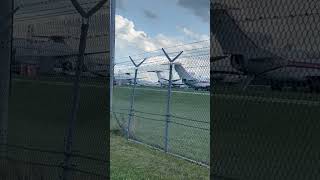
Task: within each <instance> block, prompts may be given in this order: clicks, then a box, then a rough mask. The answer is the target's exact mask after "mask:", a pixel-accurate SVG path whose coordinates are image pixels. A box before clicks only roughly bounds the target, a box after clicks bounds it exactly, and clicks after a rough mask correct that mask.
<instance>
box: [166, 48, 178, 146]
mask: <svg viewBox="0 0 320 180" xmlns="http://www.w3.org/2000/svg"><path fill="white" fill-rule="evenodd" d="M162 51H163V53H164V54H165V55H166V57H167V59H168V60H169V65H170V71H169V85H168V95H167V97H168V98H167V109H166V124H165V139H164V151H165V152H168V143H169V141H168V140H169V122H170V118H171V86H172V66H173V64H174V61H175V60H176V59H177V58H178V57H179V56H180V55H181V54H182V53H183V51H181V52H180V53H179V54H178V55H177V56H176V57H175V58H173V59H171V58H170V57H169V56H168V54H167V53H166V51H165V50H164V49H163V48H162Z"/></svg>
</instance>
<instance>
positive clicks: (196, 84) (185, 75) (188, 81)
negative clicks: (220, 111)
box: [174, 63, 210, 90]
mask: <svg viewBox="0 0 320 180" xmlns="http://www.w3.org/2000/svg"><path fill="white" fill-rule="evenodd" d="M174 68H175V70H176V71H177V73H178V75H179V77H180V78H181V80H182V82H183V83H184V84H185V85H187V86H188V87H191V88H194V89H195V90H199V89H204V90H209V89H210V80H209V79H207V80H200V79H197V78H195V77H194V76H193V75H191V73H189V72H187V71H186V69H185V68H184V67H183V66H182V64H180V63H175V64H174Z"/></svg>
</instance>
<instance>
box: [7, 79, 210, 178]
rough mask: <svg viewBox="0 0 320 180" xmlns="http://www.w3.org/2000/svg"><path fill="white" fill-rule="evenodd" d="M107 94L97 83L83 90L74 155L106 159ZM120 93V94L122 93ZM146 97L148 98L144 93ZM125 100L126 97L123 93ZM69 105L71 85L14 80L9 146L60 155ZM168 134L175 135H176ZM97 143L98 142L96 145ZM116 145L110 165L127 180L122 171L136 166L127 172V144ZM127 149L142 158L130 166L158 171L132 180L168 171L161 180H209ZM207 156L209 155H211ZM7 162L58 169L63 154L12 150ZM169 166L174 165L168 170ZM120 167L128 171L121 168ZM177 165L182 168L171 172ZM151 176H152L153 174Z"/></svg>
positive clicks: (83, 164) (85, 163) (202, 172)
mask: <svg viewBox="0 0 320 180" xmlns="http://www.w3.org/2000/svg"><path fill="white" fill-rule="evenodd" d="M122 90H127V92H129V91H128V90H129V89H122ZM106 92H107V89H106V87H104V86H103V85H101V83H99V82H97V83H90V84H89V85H87V83H85V84H82V85H81V101H80V112H79V114H78V120H77V123H76V129H77V130H76V134H75V141H74V150H75V151H77V150H79V149H81V152H79V153H82V154H85V155H90V156H93V157H99V158H103V157H104V155H103V154H102V155H101V153H102V152H104V151H105V152H106V153H107V145H108V142H105V141H103V139H104V138H105V136H106V132H107V131H106V129H105V127H107V121H105V120H106V117H107V116H108V114H107V113H106V112H107V111H106V108H107V99H106V96H105V93H106ZM118 92H120V90H119V91H118ZM124 92H126V91H124ZM152 92H153V91H151V92H149V94H152ZM161 92H162V91H161ZM140 93H142V92H139V91H138V92H137V95H139V94H140ZM146 94H147V95H148V93H146ZM140 95H141V94H140ZM123 96H125V93H124V94H123ZM121 99H123V101H124V102H123V104H125V102H126V101H128V100H125V98H124V97H121V96H120V98H118V97H117V93H115V102H117V103H119V100H121ZM71 100H72V84H71V83H70V81H63V82H56V81H55V80H50V79H41V80H37V81H33V80H27V79H15V80H14V81H13V86H12V95H11V97H10V121H9V144H12V145H23V146H26V147H33V148H39V149H41V150H54V151H59V152H63V150H64V136H65V132H66V126H67V121H68V119H69V117H70V110H71ZM137 102H139V101H137ZM143 103H144V102H142V104H139V106H140V107H142V108H143V107H145V108H150V109H152V108H151V107H148V105H149V104H146V105H143ZM181 103H182V102H181ZM126 108H127V107H126ZM144 110H147V112H148V109H144ZM17 112H18V113H17ZM146 126H150V127H152V126H153V125H152V124H151V125H148V124H146ZM172 130H173V129H171V131H172ZM10 132H19V133H10ZM149 132H150V131H149ZM147 133H148V132H147ZM171 133H172V134H173V133H174V132H171ZM138 135H139V134H138ZM140 135H146V136H145V137H141V138H142V140H143V138H148V135H147V134H145V133H144V132H142V133H141V134H140ZM208 138H209V137H208ZM95 139H98V140H97V141H95ZM115 139H116V140H115V141H112V142H116V143H115V144H113V145H114V146H115V148H114V149H113V150H115V151H116V154H117V155H118V156H114V158H113V161H112V162H113V163H114V164H115V166H113V165H111V166H113V173H114V174H115V175H116V176H115V177H121V176H120V175H121V174H124V175H130V174H127V169H126V168H128V169H130V168H135V167H136V166H139V163H134V164H130V163H129V164H128V165H127V166H125V164H126V163H128V162H127V161H126V160H125V159H123V158H124V157H125V155H126V153H130V151H128V152H125V151H124V149H125V148H126V146H127V145H128V144H125V143H126V141H125V139H124V138H123V139H121V138H120V137H115ZM195 141H196V139H195ZM117 142H118V143H117ZM123 143H124V144H123ZM178 145H179V144H177V146H178ZM120 146H124V147H123V148H124V149H123V151H117V150H116V149H118V148H119V147H120ZM129 146H131V149H130V150H132V151H133V152H140V153H141V154H140V155H139V156H138V157H139V158H137V157H135V156H131V157H128V159H129V160H130V161H132V162H140V163H141V165H140V167H141V168H142V167H143V168H144V167H145V166H146V165H148V166H150V167H152V166H151V165H152V162H153V163H154V166H153V168H154V169H153V170H155V169H158V170H159V171H154V173H158V175H156V176H153V175H152V173H151V172H149V171H148V172H147V171H139V170H138V169H136V171H137V173H136V174H135V177H136V179H141V178H139V176H141V177H148V176H150V177H151V179H154V178H156V177H157V178H161V176H160V175H159V174H162V173H163V172H164V171H168V174H167V175H164V176H165V177H166V176H167V177H169V176H172V177H174V178H176V179H180V178H181V177H184V178H187V179H193V177H195V176H197V177H198V175H199V178H200V179H203V178H205V177H207V176H208V169H207V168H204V167H200V166H199V165H196V164H192V163H189V162H187V161H185V160H181V159H179V158H176V157H173V156H170V155H166V154H165V153H163V152H159V151H154V150H152V151H151V149H150V148H148V147H145V146H141V145H139V146H135V145H134V144H133V143H131V144H130V145H129ZM207 146H208V144H207ZM189 150H190V149H185V151H189ZM206 153H207V154H209V150H208V151H207V152H206ZM143 154H145V155H146V157H145V159H144V160H143V161H142V160H141V158H143V157H142V156H143ZM160 154H161V155H160ZM201 155H202V154H201ZM9 156H10V157H14V158H15V159H18V160H23V161H31V162H41V163H45V164H47V165H59V164H61V162H62V161H63V154H61V153H60V154H59V153H48V152H44V151H43V152H40V151H33V150H30V149H29V150H28V149H18V148H10V150H9ZM159 157H161V159H162V158H163V159H164V160H165V162H163V161H161V160H160V159H159ZM146 159H149V164H146ZM158 161H159V163H158ZM73 162H74V163H75V164H76V165H77V166H76V167H77V168H78V169H81V170H90V171H92V169H94V170H95V173H100V174H103V173H104V172H105V167H106V165H105V164H103V163H97V162H93V161H90V160H84V159H80V158H74V160H73ZM161 162H162V163H161ZM171 162H172V163H173V164H172V165H171V166H170V163H171ZM117 165H118V167H117ZM120 165H121V166H122V167H126V168H121V167H120ZM176 165H178V166H181V167H183V168H177V167H174V166H176ZM20 166H22V165H20ZM34 166H35V168H36V169H45V171H46V174H50V177H52V179H56V178H57V177H58V176H59V175H60V174H61V168H56V167H41V166H37V165H34ZM167 167H170V169H166V168H167ZM149 170H150V171H151V170H152V169H149ZM192 172H193V173H192ZM198 172H199V173H198ZM131 173H134V172H131ZM177 173H181V174H177ZM192 174H193V175H192ZM84 175H85V174H83V173H78V176H77V177H78V179H81V178H80V177H85V179H90V178H92V179H96V178H97V177H94V176H91V177H90V176H89V175H87V176H84ZM194 175H195V176H194ZM146 179H147V178H146ZM149 179H150V178H149Z"/></svg>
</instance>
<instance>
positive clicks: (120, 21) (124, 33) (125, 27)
mask: <svg viewBox="0 0 320 180" xmlns="http://www.w3.org/2000/svg"><path fill="white" fill-rule="evenodd" d="M176 44H181V41H179V40H177V39H175V38H172V37H168V36H166V35H164V34H158V35H157V36H155V37H150V36H148V35H147V33H145V32H144V31H139V30H137V29H136V27H135V24H134V22H132V21H130V20H129V19H127V18H124V17H123V16H120V15H116V48H117V47H118V48H119V49H122V52H124V50H126V49H132V48H133V47H132V46H134V47H135V49H140V50H141V51H153V50H156V49H159V48H162V47H167V46H173V45H176Z"/></svg>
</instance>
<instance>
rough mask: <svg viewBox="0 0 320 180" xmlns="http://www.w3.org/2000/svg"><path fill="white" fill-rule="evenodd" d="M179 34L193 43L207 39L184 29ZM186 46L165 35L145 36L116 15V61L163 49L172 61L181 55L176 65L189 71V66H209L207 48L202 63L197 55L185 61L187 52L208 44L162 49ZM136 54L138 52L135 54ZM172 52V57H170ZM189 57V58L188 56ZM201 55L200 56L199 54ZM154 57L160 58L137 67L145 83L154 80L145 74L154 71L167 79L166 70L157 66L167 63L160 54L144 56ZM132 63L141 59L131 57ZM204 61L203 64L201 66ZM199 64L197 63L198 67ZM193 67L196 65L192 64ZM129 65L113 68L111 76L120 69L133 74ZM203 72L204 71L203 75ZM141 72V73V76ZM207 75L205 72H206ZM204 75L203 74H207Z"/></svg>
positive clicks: (153, 58) (131, 22)
mask: <svg viewBox="0 0 320 180" xmlns="http://www.w3.org/2000/svg"><path fill="white" fill-rule="evenodd" d="M182 30H184V31H182V34H183V36H184V37H186V36H188V37H189V39H190V37H192V38H191V39H193V40H194V41H200V40H207V39H209V36H207V35H201V34H197V33H195V32H193V31H191V30H190V29H187V28H184V29H183V28H182ZM182 44H186V42H183V41H181V40H179V39H177V38H175V37H169V36H167V35H165V34H162V33H159V34H157V35H156V36H154V37H151V36H149V35H148V34H147V33H146V32H144V31H141V30H137V29H136V27H135V24H134V22H133V21H131V20H129V19H127V18H125V17H123V16H121V15H116V57H118V58H119V57H124V56H129V55H135V54H138V53H143V52H142V51H154V50H158V49H161V48H165V49H166V51H167V52H168V53H170V52H172V53H171V54H169V56H172V58H173V57H174V56H175V55H177V54H178V52H177V51H181V50H183V51H185V52H184V53H183V54H182V56H181V57H180V58H179V61H181V63H183V64H184V65H185V66H186V67H191V66H196V65H198V66H199V65H201V63H204V64H208V66H209V48H208V57H206V58H205V59H203V58H197V54H194V55H192V56H194V57H192V58H190V57H188V56H190V51H188V50H191V49H196V48H202V47H208V46H209V44H210V43H209V41H208V42H206V43H195V44H188V45H184V46H178V47H174V48H166V47H172V46H177V45H182ZM139 50H140V52H138V51H139ZM173 52H174V53H173ZM188 53H189V55H188ZM200 53H203V52H200ZM155 54H158V55H159V54H161V56H160V57H159V56H158V57H151V58H149V59H148V60H147V61H146V63H145V64H144V65H143V66H144V67H141V68H140V70H139V72H140V73H141V75H139V76H142V77H144V78H146V79H148V80H152V81H155V80H156V76H155V74H154V73H146V71H148V70H155V69H163V70H164V71H165V72H164V75H165V76H168V73H167V70H166V69H168V67H167V66H163V65H160V64H163V63H166V62H168V61H167V59H166V58H165V56H164V55H163V54H162V52H161V51H157V52H156V53H154V54H148V55H149V56H150V55H152V56H153V55H155ZM132 57H133V59H136V60H138V61H139V60H142V59H143V58H144V57H143V56H140V57H139V58H135V57H134V56H132ZM128 60H129V58H128V59H122V61H128ZM203 60H205V61H206V62H202V61H203ZM200 61H201V63H200ZM119 62H121V60H120V61H119V59H118V60H117V59H116V63H119ZM195 63H196V64H195ZM132 68H133V67H132V64H131V63H130V62H129V63H125V64H119V65H117V66H116V67H115V72H118V71H119V70H120V69H121V70H122V71H123V72H133V69H132ZM189 70H190V71H193V72H197V71H199V72H200V71H201V72H202V73H204V72H203V71H204V70H203V68H201V69H198V68H191V69H189ZM206 71H207V70H205V72H206ZM143 72H144V73H143ZM208 73H209V71H208ZM208 73H207V72H206V73H205V74H208ZM176 76H177V75H175V77H176Z"/></svg>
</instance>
